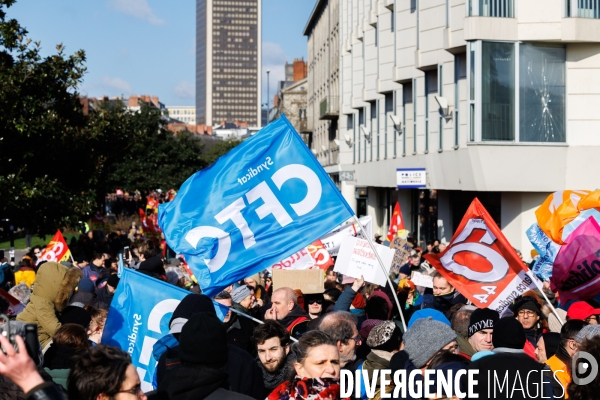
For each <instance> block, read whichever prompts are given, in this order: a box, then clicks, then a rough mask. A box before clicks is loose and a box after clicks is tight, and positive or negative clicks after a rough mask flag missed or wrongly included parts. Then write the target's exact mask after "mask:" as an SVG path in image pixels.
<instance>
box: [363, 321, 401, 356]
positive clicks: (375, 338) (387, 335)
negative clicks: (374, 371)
mask: <svg viewBox="0 0 600 400" xmlns="http://www.w3.org/2000/svg"><path fill="white" fill-rule="evenodd" d="M401 342H402V331H400V328H398V326H397V325H396V324H395V323H393V322H392V321H383V322H381V323H380V324H379V325H377V326H375V327H374V328H373V329H371V332H369V337H367V346H369V347H370V348H371V349H373V350H383V351H387V352H392V351H394V350H398V348H399V347H400V343H401Z"/></svg>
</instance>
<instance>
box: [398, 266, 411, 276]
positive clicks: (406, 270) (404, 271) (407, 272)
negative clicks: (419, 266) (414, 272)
mask: <svg viewBox="0 0 600 400" xmlns="http://www.w3.org/2000/svg"><path fill="white" fill-rule="evenodd" d="M400 273H401V274H404V275H407V276H410V267H409V265H408V264H404V265H403V266H401V267H400Z"/></svg>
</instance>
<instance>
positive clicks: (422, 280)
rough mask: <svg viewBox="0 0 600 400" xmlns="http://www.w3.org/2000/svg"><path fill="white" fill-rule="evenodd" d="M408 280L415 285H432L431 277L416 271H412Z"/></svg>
mask: <svg viewBox="0 0 600 400" xmlns="http://www.w3.org/2000/svg"><path fill="white" fill-rule="evenodd" d="M410 280H411V281H412V283H414V284H415V286H423V287H426V288H432V287H433V277H432V276H429V275H425V274H422V273H420V272H417V271H414V272H413V273H412V275H411V277H410Z"/></svg>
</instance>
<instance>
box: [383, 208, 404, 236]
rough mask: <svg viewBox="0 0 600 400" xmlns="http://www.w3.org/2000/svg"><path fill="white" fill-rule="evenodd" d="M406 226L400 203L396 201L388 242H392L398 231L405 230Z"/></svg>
mask: <svg viewBox="0 0 600 400" xmlns="http://www.w3.org/2000/svg"><path fill="white" fill-rule="evenodd" d="M403 229H405V228H404V218H402V211H401V210H400V203H398V202H396V205H395V206H394V213H393V214H392V218H391V219H390V229H388V234H387V240H388V242H390V243H391V242H392V241H393V240H394V237H395V236H396V233H398V231H400V230H403Z"/></svg>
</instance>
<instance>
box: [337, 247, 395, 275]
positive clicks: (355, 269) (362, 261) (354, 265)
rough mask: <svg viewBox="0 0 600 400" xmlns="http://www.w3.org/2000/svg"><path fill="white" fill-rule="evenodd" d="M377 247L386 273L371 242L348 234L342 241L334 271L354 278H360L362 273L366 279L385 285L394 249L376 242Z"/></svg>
mask: <svg viewBox="0 0 600 400" xmlns="http://www.w3.org/2000/svg"><path fill="white" fill-rule="evenodd" d="M375 249H377V253H379V257H381V260H382V261H383V266H384V268H385V273H384V272H383V270H382V269H381V266H380V265H379V261H377V256H376V255H375V253H374V252H373V250H372V249H371V246H370V245H369V242H368V241H366V240H364V239H359V238H355V237H352V236H347V237H345V238H344V240H343V241H342V245H341V246H340V251H339V254H338V258H337V260H336V263H335V267H334V271H336V272H340V273H342V274H344V275H348V276H351V277H353V278H360V277H361V275H362V276H363V277H364V278H365V281H367V282H370V283H375V284H377V285H380V286H385V284H386V283H387V276H386V274H389V271H390V266H391V265H392V259H393V258H394V250H393V249H390V248H389V247H386V246H382V245H380V244H375Z"/></svg>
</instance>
